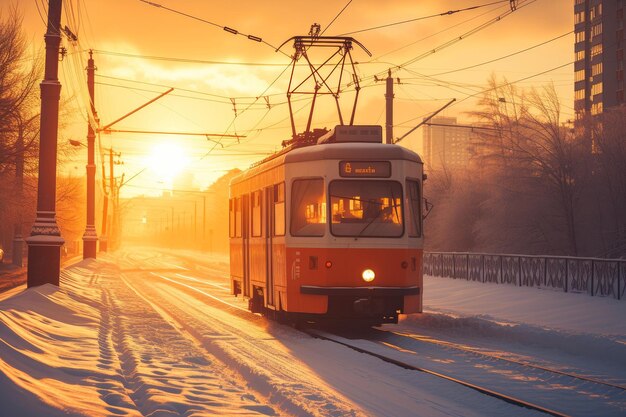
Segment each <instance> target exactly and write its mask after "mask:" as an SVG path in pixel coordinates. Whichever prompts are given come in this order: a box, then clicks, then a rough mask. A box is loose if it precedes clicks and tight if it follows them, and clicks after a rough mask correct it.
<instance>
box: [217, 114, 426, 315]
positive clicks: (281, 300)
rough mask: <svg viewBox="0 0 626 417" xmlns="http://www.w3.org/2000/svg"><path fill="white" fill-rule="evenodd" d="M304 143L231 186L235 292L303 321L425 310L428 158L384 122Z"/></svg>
mask: <svg viewBox="0 0 626 417" xmlns="http://www.w3.org/2000/svg"><path fill="white" fill-rule="evenodd" d="M301 135H302V134H301ZM301 135H299V136H301ZM296 139H299V140H295V139H294V140H292V141H290V142H291V143H290V144H289V146H287V147H286V148H285V149H283V150H282V151H280V152H278V153H276V154H274V155H272V156H270V157H268V158H266V159H264V160H263V161H261V162H259V163H257V164H255V165H253V166H252V167H251V168H250V169H248V170H246V171H244V172H242V173H241V174H239V175H238V176H237V177H235V178H233V179H232V181H231V183H230V198H229V218H230V281H231V292H232V293H233V294H235V295H241V296H243V297H246V298H247V299H248V300H249V308H250V310H251V311H253V312H261V313H263V314H267V315H269V316H274V317H278V318H287V319H290V320H295V321H316V322H317V321H331V322H335V323H339V322H347V323H360V324H367V325H379V324H382V323H397V322H398V315H399V314H401V313H403V314H408V313H416V312H421V311H422V295H423V293H422V290H423V278H422V259H423V233H422V184H423V178H424V176H423V164H422V161H421V159H420V157H419V156H418V155H417V154H416V153H414V152H412V151H410V150H408V149H405V148H403V147H401V146H398V145H392V144H384V143H382V128H381V127H380V126H371V125H349V126H348V125H340V126H336V127H335V128H334V129H331V130H330V131H326V130H325V129H324V130H320V129H315V130H314V131H313V132H309V133H308V135H307V136H306V137H300V138H296Z"/></svg>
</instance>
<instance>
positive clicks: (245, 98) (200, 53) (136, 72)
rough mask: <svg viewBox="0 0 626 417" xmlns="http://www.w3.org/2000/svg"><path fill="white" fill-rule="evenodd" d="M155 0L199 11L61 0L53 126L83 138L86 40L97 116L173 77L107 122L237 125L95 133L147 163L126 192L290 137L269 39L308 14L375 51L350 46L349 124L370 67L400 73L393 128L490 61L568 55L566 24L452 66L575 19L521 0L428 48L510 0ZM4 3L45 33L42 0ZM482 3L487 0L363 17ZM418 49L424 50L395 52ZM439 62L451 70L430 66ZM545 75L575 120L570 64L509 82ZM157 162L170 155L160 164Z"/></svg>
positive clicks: (569, 25) (466, 87)
mask: <svg viewBox="0 0 626 417" xmlns="http://www.w3.org/2000/svg"><path fill="white" fill-rule="evenodd" d="M153 3H155V4H160V5H162V6H164V7H167V8H170V9H174V10H176V11H179V12H181V13H185V14H187V15H190V16H194V17H197V18H199V19H203V20H205V21H206V22H203V21H199V20H197V19H193V18H191V17H187V16H183V15H181V14H178V13H174V12H172V11H168V10H166V9H165V8H163V7H161V8H159V7H154V6H152V5H150V4H148V3H147V2H144V1H141V0H107V1H103V0H71V1H69V0H65V1H64V2H63V8H64V12H63V16H62V25H63V26H65V25H67V26H68V27H70V28H71V30H72V31H73V32H74V33H76V34H77V35H78V39H79V40H78V43H77V44H74V45H73V44H71V43H70V42H68V41H67V40H66V39H64V41H63V43H64V46H65V47H66V48H67V49H68V52H69V54H68V56H66V57H65V59H64V60H63V61H62V62H61V63H60V64H59V65H60V67H59V73H60V79H61V83H62V85H63V90H62V92H63V98H64V99H68V100H67V103H68V106H69V105H71V106H73V107H72V111H71V112H70V113H71V114H72V115H73V117H69V119H68V120H67V128H66V129H65V130H64V131H63V132H60V135H59V140H67V139H68V138H73V139H77V140H82V141H86V116H85V114H86V108H87V106H86V103H87V100H86V96H85V94H86V88H84V85H85V83H86V77H85V71H84V69H85V67H86V66H87V58H88V53H87V51H88V50H89V49H93V50H94V59H95V62H96V66H97V69H98V70H97V72H96V75H97V76H96V83H97V85H96V100H95V101H96V109H97V111H98V115H99V117H100V120H101V124H102V125H105V124H108V123H110V122H112V121H113V120H115V119H117V118H118V117H120V116H122V115H123V114H125V113H127V112H129V111H131V110H133V109H134V108H136V107H137V106H139V105H141V104H143V103H145V102H146V101H148V100H150V99H152V98H154V97H156V96H157V95H158V94H160V93H161V92H164V91H166V90H167V89H168V88H169V87H173V88H175V90H174V91H173V92H172V93H170V94H169V95H168V96H165V97H164V98H162V99H160V100H158V101H157V102H155V103H153V104H151V105H150V106H148V107H146V108H145V109H143V110H141V111H139V112H137V113H136V114H134V115H133V116H131V117H129V118H128V119H125V120H124V121H122V122H120V123H119V124H117V125H116V126H115V128H117V129H136V130H148V131H168V132H172V131H173V132H201V133H212V134H223V133H227V134H239V135H245V136H246V137H245V138H241V139H240V140H239V141H237V140H235V139H232V138H222V139H220V138H219V137H218V138H212V139H216V140H218V141H219V144H216V143H215V142H212V141H209V140H207V139H206V138H205V137H202V136H174V135H158V134H150V135H139V134H128V133H127V134H122V133H118V134H111V135H101V141H102V145H103V147H111V146H113V148H114V149H116V150H119V151H121V152H122V157H121V159H122V160H123V161H124V165H120V166H117V167H116V169H118V172H119V173H121V172H125V173H126V178H129V177H130V176H132V175H134V174H135V173H136V172H139V171H140V170H142V169H144V168H146V170H145V171H143V173H142V174H140V175H138V176H137V177H136V178H135V179H133V180H132V181H131V182H129V183H128V184H127V186H125V187H124V188H123V193H122V195H123V196H130V195H135V194H157V193H159V192H160V189H161V188H163V187H167V186H171V179H172V177H173V176H174V175H175V174H179V176H182V177H185V178H187V179H188V184H179V185H178V187H186V188H190V187H192V186H193V187H200V188H204V187H206V186H207V185H209V184H210V183H211V182H212V181H214V180H215V179H216V178H217V177H219V176H220V175H222V174H223V173H224V170H228V169H231V168H234V167H238V168H246V167H247V166H248V165H249V164H250V163H251V162H254V161H255V160H258V159H260V158H262V157H263V156H264V155H265V154H267V153H269V152H273V151H275V150H278V149H280V143H281V142H282V141H283V140H284V139H288V138H290V137H291V126H290V121H289V111H288V107H287V105H286V104H285V102H286V91H287V86H288V82H289V72H290V70H289V69H287V70H285V69H286V68H287V67H288V65H289V64H290V58H289V57H288V56H286V55H291V54H292V53H293V46H292V44H291V43H288V44H286V45H284V46H283V48H282V49H281V51H283V52H285V53H286V55H285V54H282V53H280V52H276V51H275V47H278V46H279V45H281V44H282V43H283V42H285V41H286V40H288V39H289V38H291V37H292V36H296V35H306V34H308V32H309V29H310V27H311V25H312V24H313V23H318V24H320V25H321V30H322V31H324V35H325V36H338V35H343V34H346V33H352V32H355V31H361V32H358V33H352V34H350V36H353V37H354V38H355V39H356V40H358V41H359V42H361V43H362V44H363V45H364V46H365V47H366V48H367V49H368V50H369V51H370V52H371V53H372V55H373V56H372V57H369V56H368V55H367V54H365V53H364V52H363V51H362V50H360V48H358V47H355V48H354V50H353V51H352V57H353V59H354V60H355V61H357V62H358V63H359V64H358V65H357V75H358V76H359V78H360V79H361V80H362V81H361V87H362V90H361V92H360V96H359V101H358V107H357V112H356V118H355V122H356V123H359V124H381V125H384V123H385V115H384V107H385V99H384V94H385V87H384V82H375V81H373V79H372V78H373V75H375V74H378V75H381V74H383V73H385V72H386V71H387V69H389V68H392V69H393V71H394V72H393V77H394V78H399V79H400V84H396V85H395V102H394V136H396V137H398V136H401V135H403V134H404V133H405V132H407V131H408V130H410V129H411V128H412V127H413V126H415V124H417V123H418V122H419V120H421V118H422V117H424V116H426V115H428V114H430V113H432V112H433V111H435V110H436V109H438V108H440V107H442V106H443V105H444V104H445V103H446V102H447V101H449V100H451V99H452V98H456V99H457V101H461V100H463V99H464V98H466V97H467V96H468V95H472V94H476V93H477V92H479V91H481V89H483V88H485V83H486V80H487V79H488V78H489V77H490V76H491V74H495V75H497V76H498V77H506V78H507V79H508V80H509V81H514V80H519V79H522V78H526V77H530V76H532V75H535V74H538V73H541V72H544V71H546V70H549V69H552V68H555V67H558V66H560V65H565V64H567V63H569V62H571V61H573V35H572V34H569V35H566V36H564V37H562V38H560V39H558V40H555V41H552V42H549V43H546V44H545V45H543V46H540V47H537V48H534V49H532V50H529V51H527V52H524V53H520V54H518V55H515V56H512V57H509V58H506V59H502V60H498V61H495V62H492V63H489V64H486V65H481V66H477V67H474V68H471V69H465V70H460V71H454V70H459V69H462V68H465V67H468V66H472V65H476V64H480V63H483V62H485V61H490V60H493V59H496V58H500V57H503V56H505V55H508V54H511V53H514V52H517V51H520V50H523V49H526V48H529V47H532V46H534V45H537V44H539V43H542V42H545V41H548V40H550V39H553V38H556V37H558V36H560V35H565V34H567V33H568V32H570V31H572V30H573V1H572V0H520V1H518V2H517V3H518V10H516V11H515V12H513V13H511V14H510V15H508V16H506V17H504V18H502V19H501V20H500V21H498V22H496V23H494V24H492V25H490V26H488V27H486V28H484V29H482V30H480V31H478V32H476V33H474V34H471V35H469V36H467V37H466V38H465V39H462V40H460V41H459V42H456V43H455V44H453V45H451V46H449V47H447V48H443V49H441V50H438V51H437V52H435V53H431V54H428V52H429V51H432V50H433V49H435V50H436V49H437V48H438V47H439V46H441V45H444V44H446V43H447V42H449V41H451V40H454V39H458V38H459V37H462V36H463V35H464V34H466V33H468V32H470V31H472V30H473V29H475V28H477V27H479V26H481V25H482V24H484V23H486V22H488V21H490V20H492V19H494V18H496V17H497V16H498V15H501V14H503V13H505V12H506V11H507V10H510V6H509V1H490V0H440V1H425V0H424V1H418V0H412V1H410V0H390V1H387V2H380V1H374V0H352V1H351V2H349V4H348V0H342V1H327V0H317V1H300V0H292V1H283V0H280V1H271V2H270V1H258V0H256V1H248V0H240V1H236V2H227V1H223V0H220V1H213V0H187V1H174V0H155V1H154V2H153ZM490 3H492V4H490ZM12 4H13V5H15V4H17V5H18V8H19V9H20V11H21V13H22V14H23V16H24V33H25V35H26V36H27V38H28V39H29V40H30V41H31V44H32V45H33V48H35V50H37V49H36V48H38V47H40V46H41V44H42V43H43V34H44V33H45V23H44V22H45V17H46V15H47V0H28V1H19V2H18V3H15V2H14V1H12V0H0V11H1V12H2V16H6V11H7V10H8V7H10V6H11V5H12ZM346 4H347V7H346V8H345V10H343V12H342V13H341V14H339V13H340V12H341V10H342V9H343V8H344V6H346ZM488 4H489V5H488ZM482 5H487V6H484V7H480V8H476V9H473V10H467V11H462V12H458V13H453V14H449V15H447V14H446V15H443V16H435V17H432V18H427V19H420V20H414V21H411V22H407V23H403V24H397V25H392V26H387V27H384V28H380V29H374V30H365V29H370V28H374V27H377V26H383V25H388V24H392V23H396V22H402V21H405V20H413V19H417V18H421V17H426V16H430V15H438V14H440V13H443V12H447V11H449V10H458V9H464V8H469V7H472V6H482ZM338 14H339V16H338V17H337V18H336V19H335V17H336V16H337V15H338ZM333 19H335V20H334V21H333ZM331 22H332V24H331ZM329 24H330V26H329ZM224 26H227V27H229V28H232V29H236V30H237V31H239V32H240V33H243V34H245V35H253V36H256V37H260V38H262V39H263V41H264V42H262V43H259V42H255V41H252V40H249V39H248V38H246V37H245V36H240V35H234V34H231V33H229V32H226V31H224V30H223V27H224ZM363 30H365V31H363ZM39 53H41V50H39ZM316 54H317V55H316ZM131 55H132V56H131ZM327 56H328V51H322V52H317V51H316V52H313V51H311V58H312V60H313V61H317V62H321V60H323V59H325V58H326V57H327ZM150 57H160V58H167V60H164V59H153V58H150ZM418 57H421V58H420V59H418V60H416V61H415V62H413V63H411V64H410V65H405V64H406V63H407V62H409V61H411V60H412V59H414V58H418ZM172 58H174V60H172ZM448 71H454V72H450V73H448V74H441V75H437V74H440V73H443V72H448ZM281 74H282V75H281ZM296 75H298V74H296ZM351 76H352V75H351V71H348V69H346V71H344V77H346V78H344V80H346V79H349V78H350V77H351ZM549 82H553V83H554V84H555V86H556V87H557V91H558V92H559V95H560V98H561V100H562V106H563V107H562V109H563V119H564V120H566V119H572V118H573V109H572V108H573V65H567V66H564V67H562V68H560V69H557V70H554V71H551V72H548V73H546V74H543V75H540V76H537V77H533V78H530V79H528V80H526V81H523V82H520V83H519V84H518V85H519V87H524V88H530V87H533V86H534V87H539V86H541V85H545V84H547V83H549ZM344 84H345V83H344ZM263 96H267V98H263ZM341 97H342V109H343V114H344V118H349V113H350V110H351V106H352V100H353V97H354V92H353V91H350V88H346V89H345V91H344V92H342V94H341ZM296 98H297V99H298V100H299V101H297V102H295V103H294V109H300V108H302V110H300V111H299V112H298V113H297V115H298V118H297V119H296V123H297V126H296V127H297V128H298V131H302V130H304V128H305V124H306V116H307V115H308V107H304V106H308V101H302V98H303V96H299V97H296V96H294V99H296ZM233 100H234V103H235V104H234V106H233ZM268 102H269V104H270V106H269V108H268V106H267V104H268ZM251 103H252V105H251V106H250V104H251ZM475 105H476V101H475V99H473V98H470V99H466V100H464V101H462V102H460V103H458V104H455V105H453V106H451V107H449V108H448V109H447V110H445V112H443V113H441V114H442V115H446V116H457V117H458V118H459V119H460V120H461V121H464V120H467V116H465V115H464V112H467V111H469V110H472V109H473V108H474V106H475ZM234 108H235V109H236V110H237V115H236V116H235V112H234ZM336 124H338V118H337V112H336V107H335V105H334V102H333V101H331V100H328V99H327V98H326V99H320V100H319V101H318V103H317V104H316V111H315V113H314V115H313V127H327V128H331V127H333V126H334V125H336ZM421 136H422V133H421V131H420V130H419V129H418V130H417V131H415V132H414V133H413V134H412V135H410V136H408V137H407V138H406V139H405V140H404V141H403V142H401V143H402V144H403V145H404V146H407V147H410V148H412V149H414V150H416V151H418V152H420V151H421ZM83 158H85V157H84V155H80V156H79V157H77V158H76V161H72V163H70V164H67V165H66V166H64V167H62V168H61V169H62V170H64V172H72V173H73V175H83V173H84V168H83V166H84V163H83V162H82V161H83ZM166 165H171V167H170V168H168V169H165V168H164V167H165V166H166ZM98 166H100V165H98ZM76 167H77V168H76ZM183 168H184V169H183Z"/></svg>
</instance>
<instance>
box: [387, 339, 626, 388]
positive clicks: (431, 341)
mask: <svg viewBox="0 0 626 417" xmlns="http://www.w3.org/2000/svg"><path fill="white" fill-rule="evenodd" d="M377 331H379V332H381V333H388V334H392V335H396V336H399V337H405V338H410V339H413V340H417V341H419V342H422V343H429V344H434V345H438V346H442V347H445V348H450V349H455V350H458V351H462V352H468V353H472V354H475V355H479V356H482V357H487V358H491V359H496V360H500V361H503V362H508V363H512V364H515V365H520V366H524V367H527V368H532V369H537V370H540V371H546V372H550V373H553V374H557V375H562V376H567V377H570V378H573V379H578V380H580V381H586V382H591V383H594V384H599V385H604V386H607V387H610V388H615V389H619V390H622V391H626V386H624V385H620V384H614V383H611V382H607V381H602V380H600V379H597V378H592V377H589V376H585V375H580V374H575V373H572V372H565V371H561V370H558V369H554V368H549V367H547V366H542V365H537V364H534V363H531V362H527V361H522V360H516V359H511V358H505V357H503V356H501V355H496V354H492V353H485V352H481V351H479V350H477V349H472V348H467V347H464V346H461V345H459V344H458V343H453V342H448V341H444V340H436V339H432V338H430V337H425V336H420V335H414V334H408V333H402V332H397V331H393V330H382V329H377Z"/></svg>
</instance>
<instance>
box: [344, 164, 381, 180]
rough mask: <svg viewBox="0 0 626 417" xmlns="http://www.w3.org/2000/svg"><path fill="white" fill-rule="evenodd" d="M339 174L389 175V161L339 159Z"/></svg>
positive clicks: (351, 175)
mask: <svg viewBox="0 0 626 417" xmlns="http://www.w3.org/2000/svg"><path fill="white" fill-rule="evenodd" d="M339 175H340V176H342V177H368V178H389V177H391V162H389V161H339Z"/></svg>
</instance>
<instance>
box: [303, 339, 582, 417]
mask: <svg viewBox="0 0 626 417" xmlns="http://www.w3.org/2000/svg"><path fill="white" fill-rule="evenodd" d="M303 331H304V332H305V333H306V334H308V335H310V336H311V337H315V338H319V339H323V340H327V341H329V342H333V343H337V344H339V345H342V346H345V347H348V348H350V349H353V350H355V351H357V352H359V353H363V354H366V355H370V356H373V357H375V358H378V359H380V360H382V361H384V362H388V363H391V364H393V365H396V366H399V367H401V368H404V369H409V370H413V371H418V372H423V373H425V374H428V375H432V376H435V377H437V378H441V379H445V380H446V381H450V382H453V383H455V384H459V385H462V386H464V387H467V388H470V389H472V390H474V391H478V392H480V393H481V394H484V395H488V396H490V397H493V398H497V399H499V400H502V401H505V402H507V403H509V404H513V405H516V406H518V407H523V408H527V409H530V410H534V411H539V412H542V413H545V414H548V415H551V416H555V417H571V416H570V415H569V414H565V413H561V412H558V411H555V410H552V409H549V408H546V407H542V406H540V405H537V404H533V403H530V402H528V401H524V400H522V399H519V398H515V397H512V396H510V395H506V394H503V393H499V392H497V391H494V390H491V389H489V388H486V387H482V386H480V385H476V384H473V383H470V382H467V381H463V380H461V379H458V378H455V377H452V376H449V375H444V374H442V373H439V372H435V371H432V370H429V369H426V368H423V367H419V366H415V365H411V364H409V363H407V362H404V361H400V360H397V359H394V358H391V357H389V356H386V355H382V354H380V353H377V352H373V351H370V350H368V349H364V348H362V347H359V346H356V345H354V344H350V343H347V342H345V341H342V340H339V339H337V338H335V337H334V336H333V335H332V334H330V333H326V332H321V331H318V330H313V329H308V330H303Z"/></svg>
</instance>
